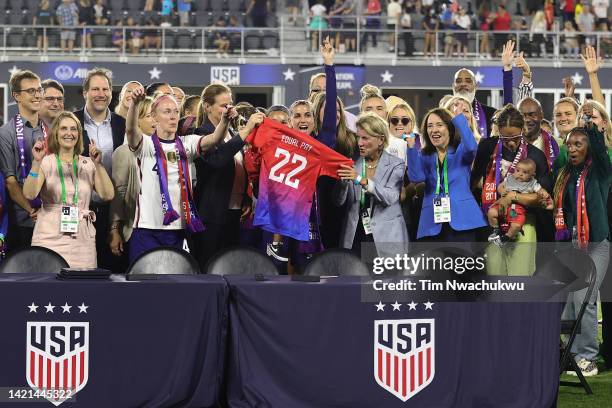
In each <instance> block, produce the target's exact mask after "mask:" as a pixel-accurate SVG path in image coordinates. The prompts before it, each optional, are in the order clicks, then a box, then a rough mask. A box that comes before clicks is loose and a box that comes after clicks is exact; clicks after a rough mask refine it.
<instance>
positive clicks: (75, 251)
mask: <svg viewBox="0 0 612 408" xmlns="http://www.w3.org/2000/svg"><path fill="white" fill-rule="evenodd" d="M47 151H48V154H46V152H45V141H43V140H39V141H37V142H36V143H34V146H33V147H32V170H30V173H29V174H28V177H27V179H26V181H25V183H24V185H23V195H24V196H25V197H26V198H27V199H29V200H33V199H35V198H36V197H38V196H39V194H40V199H41V200H42V207H41V209H40V211H39V212H38V217H37V220H36V225H35V226H34V235H33V236H32V245H36V246H42V247H46V248H49V249H51V250H53V251H55V252H57V253H58V254H60V255H61V256H62V257H64V259H65V260H66V261H67V262H68V264H69V265H70V267H72V268H95V267H96V266H97V263H96V230H95V228H94V226H93V221H94V218H95V214H94V213H93V212H92V211H90V210H89V202H90V200H91V195H92V193H93V192H94V191H95V192H96V193H98V195H99V196H100V198H101V199H102V200H104V201H110V200H111V199H112V198H113V196H114V194H115V191H114V188H113V183H112V182H111V179H110V177H109V176H108V174H107V173H106V170H104V166H102V163H101V160H102V154H101V152H100V150H98V148H97V147H96V144H95V143H94V142H93V140H92V141H90V145H89V157H84V156H82V155H81V153H83V128H82V127H81V123H80V122H79V121H78V120H77V118H76V117H75V116H74V114H72V113H70V112H62V113H60V114H59V116H58V117H57V119H55V121H54V122H53V126H52V128H51V132H50V134H49V138H48V148H47Z"/></svg>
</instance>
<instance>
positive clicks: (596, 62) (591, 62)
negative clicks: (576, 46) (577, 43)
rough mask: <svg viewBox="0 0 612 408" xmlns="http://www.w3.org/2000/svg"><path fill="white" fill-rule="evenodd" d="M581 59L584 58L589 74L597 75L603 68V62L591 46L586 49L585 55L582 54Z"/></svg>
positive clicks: (585, 67)
mask: <svg viewBox="0 0 612 408" xmlns="http://www.w3.org/2000/svg"><path fill="white" fill-rule="evenodd" d="M580 58H582V62H583V63H584V69H586V72H587V74H595V73H596V72H597V71H599V68H601V67H602V66H603V60H602V59H601V58H597V52H596V51H595V48H593V47H592V46H590V45H588V46H587V47H586V48H585V50H584V54H580Z"/></svg>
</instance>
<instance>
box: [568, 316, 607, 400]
mask: <svg viewBox="0 0 612 408" xmlns="http://www.w3.org/2000/svg"><path fill="white" fill-rule="evenodd" d="M598 315H599V318H600V319H601V309H600V310H599V311H598ZM598 331H599V341H600V342H601V326H600V327H599V330H598ZM597 366H598V368H599V375H596V376H595V377H590V378H587V381H588V383H589V385H590V386H591V388H592V389H593V395H586V393H585V392H584V389H583V388H582V387H566V386H563V387H559V398H558V400H557V401H558V405H557V407H558V408H612V370H607V371H604V364H603V361H598V363H597ZM561 379H562V380H566V381H576V382H578V377H576V376H571V375H565V374H564V375H563V376H562V377H561Z"/></svg>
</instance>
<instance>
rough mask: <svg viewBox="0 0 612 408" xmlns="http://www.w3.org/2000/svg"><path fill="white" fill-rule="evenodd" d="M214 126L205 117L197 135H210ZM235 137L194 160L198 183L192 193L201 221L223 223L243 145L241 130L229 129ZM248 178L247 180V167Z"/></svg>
mask: <svg viewBox="0 0 612 408" xmlns="http://www.w3.org/2000/svg"><path fill="white" fill-rule="evenodd" d="M214 131H215V126H214V125H213V124H212V123H211V122H210V121H209V120H208V118H206V119H205V120H204V123H203V124H202V126H200V127H199V128H197V129H196V130H195V134H196V135H209V134H211V133H213V132H214ZM230 134H231V135H232V138H231V139H230V140H228V141H227V142H222V143H220V144H218V145H217V146H215V147H213V148H212V149H210V150H209V151H207V152H206V153H204V155H203V157H198V158H197V159H196V160H195V162H194V163H195V167H196V186H195V189H194V192H193V195H194V198H195V204H196V207H197V209H198V214H199V215H200V218H201V219H202V222H204V223H205V224H206V223H210V224H224V223H225V219H226V216H227V206H228V204H229V200H230V196H231V194H232V188H233V186H234V173H235V167H234V155H235V154H236V153H238V152H239V151H240V150H241V149H242V147H243V146H244V141H243V140H242V138H241V137H240V135H238V133H236V132H234V131H232V130H230ZM244 177H245V180H247V176H246V170H245V176H244ZM246 185H247V184H246V183H245V193H246Z"/></svg>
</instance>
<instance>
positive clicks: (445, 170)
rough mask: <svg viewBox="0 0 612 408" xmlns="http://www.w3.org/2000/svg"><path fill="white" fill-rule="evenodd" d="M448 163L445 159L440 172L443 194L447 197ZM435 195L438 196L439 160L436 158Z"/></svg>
mask: <svg viewBox="0 0 612 408" xmlns="http://www.w3.org/2000/svg"><path fill="white" fill-rule="evenodd" d="M447 163H448V161H447V160H446V157H445V158H444V163H443V165H442V172H443V173H444V174H443V177H444V194H447V195H448V164H447ZM436 177H437V182H436V195H440V160H438V158H437V157H436Z"/></svg>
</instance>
